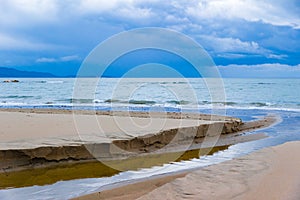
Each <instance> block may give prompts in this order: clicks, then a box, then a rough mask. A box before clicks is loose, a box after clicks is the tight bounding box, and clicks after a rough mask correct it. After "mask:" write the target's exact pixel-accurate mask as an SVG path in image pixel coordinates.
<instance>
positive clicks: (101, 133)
mask: <svg viewBox="0 0 300 200" xmlns="http://www.w3.org/2000/svg"><path fill="white" fill-rule="evenodd" d="M71 113H72V112H71V111H61V110H5V111H1V112H0V122H1V129H0V159H1V163H0V168H1V172H5V173H7V172H11V171H16V170H22V169H24V168H31V167H42V166H48V165H50V164H56V165H57V164H62V163H64V162H67V163H70V162H82V161H84V162H85V161H92V160H95V158H97V159H101V160H119V159H124V158H128V157H130V156H145V154H149V153H150V154H151V153H152V154H161V153H169V152H184V151H186V150H191V149H200V148H208V147H212V146H224V145H230V144H235V143H238V142H244V141H250V140H254V139H258V138H262V137H265V136H264V135H263V134H256V135H243V134H242V133H243V131H249V130H251V129H255V128H262V127H265V126H268V125H270V124H272V123H274V122H275V120H276V119H275V118H274V117H266V118H263V119H260V120H257V121H254V122H249V123H243V122H242V121H241V120H240V119H237V118H232V117H222V116H210V115H204V114H188V113H151V114H149V113H145V112H130V113H127V112H114V113H111V112H108V111H102V112H97V113H94V112H92V111H77V112H76V115H72V114H71ZM217 133H222V135H221V136H220V137H219V135H218V134H217ZM205 136H208V137H205Z"/></svg>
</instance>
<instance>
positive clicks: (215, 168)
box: [76, 141, 300, 200]
mask: <svg viewBox="0 0 300 200" xmlns="http://www.w3.org/2000/svg"><path fill="white" fill-rule="evenodd" d="M299 151H300V142H299V141H297V142H289V143H285V144H283V145H280V146H276V147H270V148H266V149H263V150H260V151H257V152H254V153H251V154H249V155H246V156H243V157H240V158H236V159H233V160H231V161H227V162H223V163H220V164H217V165H212V166H209V167H206V168H202V169H198V170H195V171H191V172H186V173H182V174H176V175H172V176H166V177H162V178H157V179H151V180H144V181H143V182H139V183H134V184H129V185H126V186H123V187H119V188H115V189H112V190H106V191H101V192H98V193H94V194H91V195H86V196H83V197H79V198H76V199H77V200H96V199H109V200H121V199H139V200H144V199H145V200H146V199H147V200H148V199H149V200H150V199H151V200H158V199H165V200H171V199H172V200H173V199H195V200H200V199H205V200H207V199H208V200H210V199H224V200H229V199H230V200H231V199H235V200H252V199H266V200H269V199H270V200H271V199H272V200H283V199H284V200H298V199H300V170H299V166H300V156H299V154H298V152H299Z"/></svg>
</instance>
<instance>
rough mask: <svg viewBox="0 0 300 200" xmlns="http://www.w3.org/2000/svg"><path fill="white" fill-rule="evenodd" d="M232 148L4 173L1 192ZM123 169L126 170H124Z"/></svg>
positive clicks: (186, 158) (197, 150) (135, 168)
mask: <svg viewBox="0 0 300 200" xmlns="http://www.w3.org/2000/svg"><path fill="white" fill-rule="evenodd" d="M228 147H229V146H221V147H214V148H211V149H210V148H209V149H196V150H189V151H186V152H180V153H178V152H177V153H165V154H152V155H145V156H138V157H131V158H128V159H123V160H117V161H109V162H108V161H107V162H105V163H101V162H99V161H93V162H85V163H62V164H59V165H55V166H50V167H43V168H32V169H26V170H22V171H16V172H2V173H0V189H8V188H20V187H29V186H34V185H39V186H42V185H49V184H53V183H56V182H58V181H67V180H75V179H85V178H101V177H110V176H113V175H116V174H118V173H120V172H121V171H126V170H127V171H128V170H138V169H143V168H150V167H153V166H161V165H163V164H167V163H170V162H180V161H186V160H191V159H193V158H199V156H201V155H204V154H205V155H212V154H213V153H215V152H218V151H223V150H226V149H228ZM208 152H209V153H208ZM120 169H122V170H120Z"/></svg>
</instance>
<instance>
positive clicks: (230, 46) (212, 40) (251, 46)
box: [198, 35, 266, 54]
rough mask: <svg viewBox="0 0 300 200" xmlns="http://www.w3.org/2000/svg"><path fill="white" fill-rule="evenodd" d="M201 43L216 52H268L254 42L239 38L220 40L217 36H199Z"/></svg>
mask: <svg viewBox="0 0 300 200" xmlns="http://www.w3.org/2000/svg"><path fill="white" fill-rule="evenodd" d="M198 38H199V39H200V41H201V43H202V44H204V45H205V46H206V47H208V48H210V49H212V50H213V51H215V52H239V53H255V54H261V53H264V52H265V51H266V50H264V49H263V48H261V47H260V46H259V45H258V43H256V42H254V41H241V40H240V39H238V38H220V37H215V36H207V35H200V36H198Z"/></svg>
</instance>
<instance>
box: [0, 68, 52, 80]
mask: <svg viewBox="0 0 300 200" xmlns="http://www.w3.org/2000/svg"><path fill="white" fill-rule="evenodd" d="M0 77H2V78H4V77H5V78H9V77H11V78H54V77H56V76H55V75H53V74H51V73H45V72H32V71H20V70H16V69H11V68H6V67H0Z"/></svg>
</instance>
